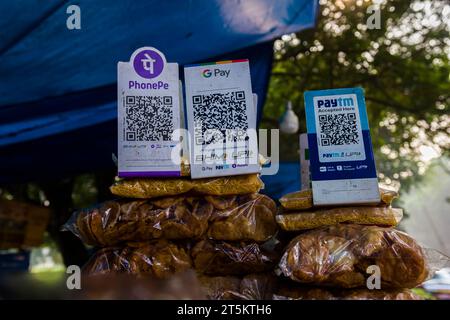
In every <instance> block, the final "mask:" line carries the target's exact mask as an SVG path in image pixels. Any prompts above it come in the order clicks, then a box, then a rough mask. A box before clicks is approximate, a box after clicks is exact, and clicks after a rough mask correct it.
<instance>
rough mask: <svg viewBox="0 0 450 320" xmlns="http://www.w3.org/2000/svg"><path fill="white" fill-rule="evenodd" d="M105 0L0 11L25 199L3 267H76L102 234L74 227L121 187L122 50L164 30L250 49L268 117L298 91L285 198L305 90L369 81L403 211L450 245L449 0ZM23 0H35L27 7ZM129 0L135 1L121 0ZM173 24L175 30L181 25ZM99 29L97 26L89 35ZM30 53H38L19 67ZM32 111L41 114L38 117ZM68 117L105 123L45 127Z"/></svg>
mask: <svg viewBox="0 0 450 320" xmlns="http://www.w3.org/2000/svg"><path fill="white" fill-rule="evenodd" d="M107 3H108V2H105V1H93V2H88V1H85V2H83V1H79V4H80V8H81V10H82V11H81V12H82V17H84V18H83V19H84V20H82V29H81V30H77V31H75V32H78V34H76V35H73V36H72V34H70V36H69V34H68V33H67V32H69V31H67V30H65V29H64V30H62V31H61V30H59V29H58V28H56V27H55V23H54V20H55V17H56V18H58V19H61V21H63V22H61V21H60V22H59V23H61V24H62V25H63V28H65V25H64V24H65V19H66V18H67V14H66V11H65V9H66V7H67V5H68V3H67V1H63V2H61V1H49V2H48V3H46V4H45V5H44V4H41V3H39V4H38V3H37V2H35V1H18V2H17V4H6V3H5V4H1V5H0V12H2V13H0V17H1V16H2V15H5V18H4V19H0V20H2V21H3V23H2V24H0V27H1V28H0V93H1V95H2V97H3V98H2V99H0V115H2V119H1V120H0V164H1V166H0V199H2V200H14V201H17V206H13V208H11V207H8V210H9V211H8V210H6V209H3V210H0V228H1V230H0V240H2V241H3V244H2V246H1V247H0V248H1V249H3V250H1V254H0V283H1V279H2V278H1V277H3V279H5V277H8V276H9V275H10V274H11V272H17V271H26V272H28V271H29V272H30V275H31V277H32V278H34V279H35V280H36V281H37V283H38V284H42V285H46V284H51V283H54V282H55V281H59V280H60V279H62V278H64V277H65V273H64V271H65V265H70V264H79V265H81V264H83V263H84V262H85V261H86V260H87V258H88V256H89V254H88V253H89V248H86V247H84V245H83V244H82V243H81V242H80V241H79V240H78V239H76V238H75V237H74V236H73V235H72V234H69V233H62V232H60V228H61V225H62V224H63V223H64V222H65V221H66V220H67V218H68V217H69V215H70V214H71V213H72V212H73V211H74V210H76V209H77V208H83V207H89V206H92V205H94V204H96V203H98V202H101V201H104V200H106V199H109V198H111V195H110V194H109V189H108V187H109V185H110V184H111V183H112V182H113V181H114V176H115V174H116V168H115V165H114V163H113V161H112V160H111V154H112V153H115V152H116V151H115V148H116V146H115V143H116V132H115V121H116V119H115V110H116V109H115V108H116V106H115V101H114V99H115V97H116V96H115V95H116V92H115V90H116V87H115V86H116V85H115V63H116V62H117V61H119V60H120V61H125V60H127V59H128V57H129V54H131V52H133V50H134V49H135V48H138V47H140V46H142V45H154V46H155V47H157V48H159V49H161V50H162V51H163V52H165V53H166V55H167V57H168V61H177V62H179V63H180V65H182V64H184V63H192V62H197V61H208V60H209V61H217V60H219V59H229V58H233V57H240V58H250V61H251V63H252V65H251V69H252V82H253V85H254V87H255V86H256V87H257V88H256V89H255V88H254V91H255V92H258V93H259V95H260V97H259V99H258V118H259V119H260V123H259V126H260V128H267V129H278V128H279V127H280V119H281V118H282V116H283V115H284V114H285V112H286V105H287V102H288V101H291V102H292V107H293V111H294V112H295V114H296V115H297V116H298V119H299V130H298V131H297V132H295V133H291V134H287V133H283V132H282V133H281V136H280V160H281V163H280V170H279V173H278V174H277V175H276V176H267V177H263V179H264V181H265V184H266V188H265V190H264V192H265V193H267V194H268V195H269V196H271V197H273V198H274V199H277V198H278V197H280V196H281V195H282V194H285V193H287V192H290V191H294V190H298V189H299V188H300V176H299V172H300V169H299V148H298V141H299V133H303V132H306V124H305V114H304V104H303V92H304V91H306V90H316V89H326V88H340V87H355V86H361V87H363V88H364V90H365V96H366V104H367V110H368V115H369V125H370V129H371V134H372V141H373V145H374V152H375V158H376V162H377V170H378V175H379V178H380V181H381V182H383V183H384V184H386V185H389V186H390V187H392V188H395V189H398V190H400V199H399V200H398V203H396V205H397V206H401V207H403V208H404V209H405V212H406V217H405V219H404V220H403V222H402V224H401V226H400V227H401V228H402V229H404V230H406V231H407V232H408V233H410V234H411V235H412V236H413V237H415V238H416V239H417V240H418V241H419V242H421V243H423V244H424V245H426V246H429V247H432V248H435V249H438V250H440V251H441V252H442V253H444V254H447V255H450V234H449V233H448V227H449V226H450V192H449V190H450V158H449V147H450V116H449V110H448V108H449V102H450V95H449V93H450V75H449V74H450V73H449V71H450V64H449V58H450V33H449V32H450V5H449V4H448V2H447V1H390V0H379V1H375V0H373V1H372V0H320V1H301V0H297V1H295V0H292V1H257V0H254V1H253V0H252V1H245V2H244V1H242V2H241V1H223V2H221V1H211V2H208V4H206V1H205V2H202V1H188V2H182V1H180V2H174V4H172V5H166V4H165V5H161V7H160V8H159V9H158V10H159V11H158V12H156V11H155V12H154V14H155V16H156V15H157V14H161V13H164V12H165V13H167V12H172V13H173V12H174V13H173V15H172V18H173V20H171V19H169V20H170V21H163V22H155V21H151V22H149V18H148V17H147V16H139V15H138V14H137V13H136V12H139V11H142V12H151V10H149V8H146V7H145V5H143V4H142V2H140V1H137V2H135V3H134V4H131V1H118V4H117V8H116V7H115V6H112V7H111V8H110V9H106V8H107V7H108V4H107ZM94 4H95V5H94ZM373 4H375V5H377V6H378V7H377V8H379V10H380V12H379V14H380V18H381V19H380V28H379V29H369V28H368V27H367V24H366V21H367V19H368V17H369V16H370V13H367V8H368V7H369V6H371V5H373ZM8 6H10V7H8ZM27 6H28V8H27ZM35 8H40V9H42V10H34V9H35ZM19 9H20V12H23V13H22V14H19V15H17V14H14V12H19V11H17V10H19ZM144 9H145V10H147V11H145V10H144ZM96 10H97V11H96ZM113 10H116V11H113ZM111 12H112V13H111ZM124 12H126V13H128V15H125V16H122V15H121V14H122V13H124ZM180 12H181V13H180ZM193 12H195V17H196V18H198V19H205V20H203V22H204V24H205V25H207V23H209V22H211V21H215V22H214V23H215V24H214V26H213V27H211V28H206V27H205V25H202V24H198V25H197V24H196V23H199V22H197V19H194V18H189V17H188V16H189V15H192V14H193ZM110 13H111V14H110ZM131 13H136V16H133V15H132V14H131ZM208 15H209V18H208V19H209V20H208V19H207V17H208ZM16 17H19V18H18V19H16ZM111 17H114V19H116V20H114V19H112V18H111ZM108 18H111V19H109V20H108ZM14 19H16V20H17V21H19V22H27V23H28V24H27V28H23V29H20V28H19V26H17V25H14V27H16V30H19V29H20V30H19V31H20V32H17V34H16V36H15V37H12V36H11V32H10V31H11V30H10V29H7V26H6V25H7V24H11V21H13V20H14ZM16 20H14V21H16ZM17 21H16V22H15V23H16V24H17V23H19V22H17ZM52 21H53V22H52ZM171 21H177V22H171ZM52 23H53V24H52ZM158 23H159V24H158ZM211 23H212V22H211ZM93 25H95V27H93ZM167 25H169V27H167ZM170 25H171V26H170ZM125 26H126V27H127V28H129V29H130V33H133V34H134V33H136V32H135V31H136V30H143V29H142V28H143V27H144V28H148V30H150V29H151V28H149V26H154V27H155V28H156V29H158V28H159V29H158V30H166V31H165V32H166V34H165V35H163V36H158V35H155V33H154V32H153V33H152V32H151V31H148V32H150V33H148V34H146V33H145V31H142V34H141V38H138V37H137V36H136V37H134V36H133V37H134V38H133V37H132V36H130V37H129V41H127V39H128V38H127V33H126V32H125V31H124V30H125ZM163 27H164V28H165V27H167V28H168V29H164V28H163ZM183 28H185V30H184V29H183ZM182 29H183V30H182ZM208 29H210V31H208ZM45 30H47V31H49V30H50V31H49V33H48V34H46V33H45V32H44V31H45ZM180 30H182V31H180ZM70 32H73V31H70ZM103 32H104V33H105V34H104V35H103V36H102V37H101V38H102V39H101V40H99V36H98V34H99V33H103ZM107 32H110V33H109V34H106V33H107ZM171 32H172V33H173V34H174V35H175V34H176V36H174V37H173V39H172V40H171V41H168V40H167V39H168V37H167V34H171ZM208 32H209V33H208ZM220 32H223V34H221V35H223V37H222V38H221V37H219V33H220ZM181 33H182V34H181ZM49 34H50V35H51V36H54V37H59V39H58V42H56V40H55V43H51V41H53V40H47V36H48V35H49ZM85 34H88V35H89V34H90V35H91V36H92V37H94V38H92V39H95V41H94V42H92V43H89V42H88V40H89V38H88V36H85ZM93 35H95V36H93ZM115 35H117V37H115ZM178 36H179V37H178ZM158 37H159V38H158ZM50 39H53V38H50ZM227 39H230V40H229V41H228V42H227ZM83 41H87V42H83ZM97 46H98V49H97ZM108 46H110V47H115V48H120V51H111V53H110V54H109V55H108V58H106V61H103V57H101V59H99V54H98V52H99V51H101V50H103V51H105V50H107V49H108V48H109V47H108ZM49 48H53V51H50V49H49ZM55 48H56V49H55ZM30 49H31V50H30ZM67 49H73V51H74V53H73V56H70V54H69V57H66V58H65V59H62V58H60V57H59V55H61V54H62V53H61V52H64V50H67ZM77 50H78V51H77ZM111 50H113V49H111ZM117 50H119V49H117ZM227 50H228V51H227ZM29 51H34V55H30V54H29ZM187 51H190V53H189V54H185V55H183V54H184V53H183V52H187ZM106 52H109V51H106ZM89 54H91V55H89ZM74 57H75V58H76V57H79V60H75V63H76V64H75V65H74V64H72V62H68V61H69V60H70V59H73V58H74ZM83 59H84V60H83ZM108 59H109V60H108ZM99 60H101V61H102V63H104V64H105V65H106V66H105V67H104V68H105V69H102V68H103V67H100V66H98V65H99V64H100V63H99ZM70 61H73V60H70ZM92 61H94V62H92ZM24 62H26V63H27V65H28V67H27V69H23V70H21V69H20V68H19V69H17V68H18V67H17V66H18V65H19V64H21V65H23V64H24ZM58 64H61V65H65V67H63V68H61V65H58ZM58 68H59V69H58ZM28 69H30V70H28ZM38 70H43V71H42V72H43V73H39V71H38ZM54 70H62V73H63V74H64V75H65V78H64V81H65V82H64V81H62V80H61V79H59V78H58V77H56V76H55V77H54V73H55V71H54ZM27 72H29V74H28V73H27ZM50 72H53V73H50ZM17 74H19V75H20V77H19V76H17ZM66 80H67V81H66ZM65 84H67V87H64V85H65ZM79 84H80V85H79ZM81 84H82V85H81ZM25 87H26V88H25ZM16 89H17V90H16ZM22 89H23V91H22ZM93 95H95V99H93V98H92V97H93ZM87 100H89V103H90V104H89V103H86V101H87ZM94 102H95V106H96V107H98V106H100V108H103V109H101V110H100V109H99V110H100V111H98V112H97V113H95V114H93V115H90V114H86V115H85V117H86V118H83V117H81V118H80V117H79V114H73V113H72V114H70V113H68V114H63V113H61V114H60V113H59V112H62V111H65V112H71V111H72V109H73V108H75V107H73V106H74V105H77V108H79V109H80V110H84V111H86V110H88V109H89V108H90V107H91V104H93V103H94ZM79 105H82V107H79ZM59 107H60V109H59V110H60V111H58V112H54V111H53V110H54V109H57V108H59ZM61 108H62V109H61ZM105 108H106V109H105ZM23 110H26V111H27V113H23ZM30 110H32V111H30ZM49 110H50V111H49ZM73 110H75V109H73ZM105 110H106V111H105ZM84 111H83V112H84ZM49 114H51V115H52V117H53V116H54V118H52V119H50V120H49V119H47V118H45V119H44V118H42V119H44V120H45V121H50V122H51V121H53V122H52V124H50V125H49V123H50V122H45V121H44V120H42V121H44V122H39V121H41V120H39V119H41V118H38V116H41V115H45V116H47V115H49ZM14 115H15V116H14ZM71 117H72V118H71ZM100 117H103V118H101V120H98V121H97V120H95V119H100ZM22 118H23V119H31V120H30V121H35V122H34V123H33V124H32V125H30V127H27V125H28V124H27V123H25V124H22V122H21V121H22ZM36 119H38V120H39V121H36ZM55 119H56V120H55ZM67 119H69V120H70V119H76V121H74V123H75V122H77V123H83V122H84V121H86V119H90V120H92V123H90V124H89V125H86V126H81V125H80V127H74V128H72V129H70V130H72V131H65V130H66V129H58V130H60V131H58V130H56V131H53V132H51V135H50V134H44V133H42V132H41V131H39V130H41V129H42V128H45V129H46V130H47V129H48V128H51V126H52V125H54V123H55V122H56V123H59V122H58V121H60V124H61V126H62V127H65V122H64V121H66V120H67ZM96 121H97V122H96ZM88 122H89V121H88ZM21 125H23V127H21V128H22V129H23V130H22V129H21V130H22V131H20V130H19V131H18V130H17V128H18V126H19V127H20V126H21ZM49 130H50V129H49ZM30 132H31V136H30V137H29V136H28V135H30ZM33 132H38V134H36V135H35V136H33V135H32V134H33ZM24 135H27V136H26V137H25V138H23V137H24ZM14 139H15V140H14ZM93 141H97V142H96V143H94V142H93ZM24 203H26V204H27V205H29V206H30V207H26V208H24V207H23V206H24V205H23V204H24ZM5 206H6V205H4V204H3V208H5ZM43 209H44V210H43ZM12 216H14V218H12ZM18 217H19V218H18ZM32 217H38V218H34V219H35V221H37V222H36V224H35V226H34V227H33V228H31V227H27V226H25V224H26V223H25V221H30V220H33V218H32ZM43 222H45V223H44V224H43ZM12 230H21V231H20V232H19V231H18V232H16V234H15V233H14V232H12ZM25 230H26V231H25ZM24 233H31V234H32V235H31V236H29V237H30V238H31V240H29V241H28V242H27V241H25V240H26V236H24ZM14 243H16V245H14Z"/></svg>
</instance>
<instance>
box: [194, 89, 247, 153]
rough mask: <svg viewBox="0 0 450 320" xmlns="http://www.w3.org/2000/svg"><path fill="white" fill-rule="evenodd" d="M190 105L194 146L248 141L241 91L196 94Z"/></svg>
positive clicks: (242, 92) (244, 106)
mask: <svg viewBox="0 0 450 320" xmlns="http://www.w3.org/2000/svg"><path fill="white" fill-rule="evenodd" d="M192 104H193V106H194V126H195V130H194V135H195V143H196V144H198V145H208V144H212V143H218V142H220V141H222V143H226V142H227V141H233V142H236V141H247V140H248V139H249V137H248V135H247V129H248V119H247V114H246V109H247V105H246V103H245V92H244V91H232V92H225V93H211V94H202V95H195V96H193V97H192Z"/></svg>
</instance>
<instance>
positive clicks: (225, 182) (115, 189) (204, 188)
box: [110, 174, 264, 199]
mask: <svg viewBox="0 0 450 320" xmlns="http://www.w3.org/2000/svg"><path fill="white" fill-rule="evenodd" d="M263 186H264V184H263V182H262V181H261V179H260V178H259V176H258V175H257V174H250V175H239V176H228V177H219V178H205V179H196V180H191V179H188V178H179V179H155V178H138V179H126V180H125V179H124V180H120V181H118V182H117V183H116V184H114V185H112V186H111V187H110V190H111V192H112V193H113V194H114V195H116V196H119V197H124V198H137V199H150V198H157V197H167V196H174V195H180V194H183V193H187V192H189V193H191V194H195V195H214V196H228V195H241V194H248V193H256V192H258V191H259V190H261V188H262V187H263Z"/></svg>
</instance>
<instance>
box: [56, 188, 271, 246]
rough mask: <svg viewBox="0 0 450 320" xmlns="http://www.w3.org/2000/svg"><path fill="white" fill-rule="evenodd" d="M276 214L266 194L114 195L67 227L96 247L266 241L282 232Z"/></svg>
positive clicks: (80, 212)
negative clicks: (132, 243) (128, 197)
mask: <svg viewBox="0 0 450 320" xmlns="http://www.w3.org/2000/svg"><path fill="white" fill-rule="evenodd" d="M275 213H276V205H275V202H274V201H273V200H272V199H270V198H268V197H267V196H265V195H261V194H249V195H242V196H228V197H216V196H205V197H186V196H176V197H165V198H158V199H149V200H135V201H126V200H114V201H108V202H105V203H103V204H101V205H100V206H98V207H94V208H90V209H85V210H81V211H78V212H75V213H74V214H73V216H72V217H71V218H70V220H69V221H68V222H67V223H66V224H65V225H64V227H63V229H65V230H70V231H72V232H73V233H74V234H76V235H77V236H79V237H80V238H81V239H82V240H83V241H84V242H85V243H86V244H90V245H97V246H112V245H116V244H119V243H122V242H127V241H136V242H139V241H148V240H152V239H159V238H165V239H170V240H175V239H200V238H202V237H204V236H206V235H207V236H208V237H209V238H211V239H216V240H230V241H231V240H243V241H247V240H248V241H258V242H260V241H261V242H262V241H265V240H267V239H269V238H270V237H272V236H273V235H274V234H275V233H276V231H277V224H276V222H275Z"/></svg>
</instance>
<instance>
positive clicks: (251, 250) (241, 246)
mask: <svg viewBox="0 0 450 320" xmlns="http://www.w3.org/2000/svg"><path fill="white" fill-rule="evenodd" d="M191 257H192V260H193V263H194V267H195V270H196V271H198V272H200V273H202V274H206V275H217V276H220V275H242V274H248V273H252V272H264V271H269V270H273V268H274V267H275V265H276V264H277V262H278V259H279V255H278V254H277V253H276V252H275V251H269V250H267V249H265V248H264V247H263V246H261V245H259V244H257V243H229V242H221V241H211V240H204V241H200V242H198V243H197V244H196V245H195V246H194V247H193V248H192V250H191Z"/></svg>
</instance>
